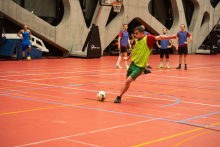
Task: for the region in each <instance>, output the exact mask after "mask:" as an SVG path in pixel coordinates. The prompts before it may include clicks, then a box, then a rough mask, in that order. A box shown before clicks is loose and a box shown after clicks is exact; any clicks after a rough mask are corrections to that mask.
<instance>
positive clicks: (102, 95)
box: [97, 91, 106, 101]
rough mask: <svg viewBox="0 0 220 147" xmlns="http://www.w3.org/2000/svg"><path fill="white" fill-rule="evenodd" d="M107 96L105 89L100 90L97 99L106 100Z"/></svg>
mask: <svg viewBox="0 0 220 147" xmlns="http://www.w3.org/2000/svg"><path fill="white" fill-rule="evenodd" d="M105 98H106V93H105V92H104V91H99V92H98V93H97V99H98V100H99V101H104V100H105Z"/></svg>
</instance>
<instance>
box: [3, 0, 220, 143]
mask: <svg viewBox="0 0 220 147" xmlns="http://www.w3.org/2000/svg"><path fill="white" fill-rule="evenodd" d="M40 1H41V3H43V4H44V5H49V4H51V6H52V5H53V4H54V5H53V6H56V7H54V8H57V5H59V6H60V5H61V2H62V5H63V8H61V6H60V9H59V10H60V11H61V10H62V9H64V10H65V8H66V7H67V10H69V9H68V5H70V9H71V12H74V13H78V10H79V9H80V14H81V13H82V11H81V7H80V8H79V9H78V8H76V7H77V6H83V7H82V9H85V10H88V5H89V6H91V5H93V6H94V4H91V3H90V2H91V1H89V0H85V1H84V2H83V1H81V0H75V1H72V0H63V1H62V0H50V1H44V2H43V1H42V0H39V1H35V3H34V4H36V5H38V4H39V2H40ZM94 1H96V2H97V3H95V7H94V8H93V9H94V15H95V16H91V26H90V30H89V29H88V28H89V27H88V28H87V27H86V24H84V27H85V29H84V28H83V25H82V24H81V23H82V22H81V21H80V20H79V21H78V23H79V24H76V23H75V22H74V20H73V18H74V17H73V16H72V20H66V19H64V18H65V17H66V14H65V12H68V11H67V10H65V11H64V12H62V13H64V16H63V17H64V18H62V19H61V20H60V21H61V22H59V21H58V20H57V21H58V22H59V23H61V24H62V25H59V27H56V26H55V27H54V26H52V24H53V23H56V21H55V20H56V19H59V17H55V16H54V21H53V22H51V26H50V23H49V22H50V21H49V19H46V16H45V17H43V20H42V22H41V21H40V23H39V24H38V25H36V24H34V25H33V23H35V22H32V21H34V19H39V20H40V19H42V18H41V16H40V14H41V13H40V11H39V12H36V13H39V15H37V14H35V10H33V12H32V11H31V10H30V8H32V7H33V8H34V7H35V6H34V5H30V4H31V3H33V2H31V3H30V1H25V0H21V1H19V0H13V1H12V0H8V1H7V0H0V20H1V23H0V27H1V28H3V29H2V32H0V33H1V34H2V41H1V44H0V47H1V48H0V53H1V56H0V147H26V146H27V147H29V146H31V147H140V146H143V147H218V146H219V144H220V139H219V138H220V54H219V53H218V52H220V43H219V38H220V34H219V32H220V31H219V30H220V25H219V23H220V13H218V12H220V11H219V10H220V9H217V8H220V2H219V0H217V1H216V0H213V1H211V2H207V1H206V0H192V1H193V2H191V0H182V1H181V2H179V0H175V1H172V2H171V3H169V4H168V2H169V1H170V0H164V1H163V4H164V5H165V4H166V5H167V7H168V5H170V7H173V12H172V15H173V16H174V14H173V13H174V12H175V11H178V10H174V6H173V5H175V4H177V5H178V8H179V7H180V6H183V5H184V7H183V8H184V9H185V8H186V7H185V6H186V5H189V8H190V6H192V5H194V8H193V9H195V10H196V8H197V7H196V4H197V3H198V4H199V5H200V6H201V5H203V6H204V5H208V4H209V5H210V11H209V17H210V19H212V18H213V19H212V21H211V22H210V23H206V21H207V22H208V21H209V20H207V19H206V12H205V15H204V19H202V17H201V19H199V20H201V21H202V20H203V23H204V25H202V26H201V30H203V31H201V30H200V31H198V30H197V29H196V26H197V25H196V24H198V23H197V22H196V21H199V20H196V19H195V18H196V17H195V15H196V14H197V13H196V12H195V13H196V14H195V13H193V12H192V13H190V12H188V14H187V15H186V21H185V20H184V21H183V22H178V23H177V24H178V26H176V27H175V25H173V24H175V18H174V17H172V19H173V21H172V23H170V22H169V20H167V21H166V22H164V21H162V20H160V18H159V16H154V17H155V18H157V19H158V20H157V21H158V22H157V24H158V26H154V25H153V23H155V24H156V20H152V21H151V22H147V19H146V20H145V19H144V17H143V16H142V15H141V14H140V15H141V16H140V18H141V17H143V18H141V20H140V18H139V16H138V15H139V14H138V13H135V12H133V13H135V14H134V15H136V17H137V18H135V19H136V20H133V18H130V17H133V16H128V15H127V13H129V12H128V11H127V10H126V8H129V9H131V11H132V10H136V11H138V10H137V9H136V7H138V9H139V8H141V9H142V8H146V9H147V8H148V4H149V6H152V8H154V7H159V6H161V4H160V3H161V1H158V0H152V1H151V0H146V2H144V1H140V2H138V4H137V5H136V4H135V2H137V1H139V0H134V1H135V2H134V1H133V0H123V1H121V0H117V1H116V2H114V1H113V2H112V1H111V0H110V1H108V0H106V1H105V0H101V1H98V0H94ZM19 2H21V3H19ZM86 3H87V4H88V5H87V4H86ZM96 4H97V6H96ZM140 4H142V5H143V6H141V5H140ZM145 4H147V6H144V5H145ZM182 4H183V5H182ZM211 4H212V5H211ZM3 5H4V7H7V6H11V7H12V6H13V7H14V8H9V10H10V13H9V10H7V9H5V8H4V7H3ZM84 5H85V7H84ZM213 5H214V8H215V9H214V8H213V7H212V6H213ZM20 6H21V7H20ZM25 6H27V7H25ZM38 6H39V5H38ZM74 6H76V7H74ZM73 7H74V8H75V9H76V10H75V9H73ZM133 7H134V8H133ZM207 7H208V6H207ZM15 8H16V11H20V14H23V16H26V15H27V16H32V17H33V18H30V21H29V20H27V19H23V20H26V22H23V23H22V22H21V21H19V20H17V19H22V18H19V17H18V18H17V17H14V15H13V14H15V12H12V9H15ZM43 8H44V7H43V6H42V9H41V12H44V13H45V12H46V11H44V9H43ZM89 8H90V7H89ZM211 8H212V9H213V10H211ZM204 9H205V8H204ZM207 9H209V8H207ZM45 10H49V9H45ZM52 10H53V9H50V12H52ZM55 10H58V9H55ZM55 10H54V12H56V11H55ZM29 11H30V12H29ZM143 11H144V10H143ZM147 11H148V10H147ZM149 11H150V10H149ZM154 11H155V12H157V13H158V15H160V16H161V17H165V16H162V12H163V11H162V10H161V11H160V10H158V9H156V10H154ZM165 12H169V10H166V11H165V10H164V13H165ZM60 13H61V12H60ZM106 13H107V14H106ZM207 13H208V12H207ZM45 14H46V13H45ZM17 15H18V14H17ZM42 15H43V14H42ZM71 15H72V14H71ZM71 15H70V16H69V17H71ZM109 15H110V16H109ZM113 15H115V16H113ZM124 15H126V16H124ZM129 15H132V14H131V13H129ZM167 15H168V14H167ZM189 15H193V16H192V21H195V23H194V24H195V26H194V27H195V29H192V27H193V26H192V25H190V26H191V28H189V26H188V24H187V23H188V20H187V18H188V16H189ZM198 15H200V14H198ZM74 16H75V14H74ZM83 16H84V17H85V18H86V17H88V14H87V12H86V11H85V14H84V15H83V14H82V17H83ZM106 16H109V17H113V18H112V20H111V21H110V20H108V22H107V20H106V22H107V23H108V24H109V25H107V26H106V28H105V27H103V26H102V21H103V18H105V17H106ZM47 17H48V18H52V17H51V16H49V14H48V16H47ZM166 17H169V15H168V16H166ZM178 17H180V18H182V16H178ZM184 17H185V15H184ZM83 19H84V18H83ZM115 19H116V20H115ZM152 19H153V18H152ZM3 20H4V23H3ZM46 20H47V21H48V22H47V23H46V22H43V21H46ZM85 20H87V19H85ZM118 20H120V21H121V22H117V21H118ZM36 23H37V21H36ZM66 23H67V24H66ZM114 23H115V24H114ZM184 23H186V25H184ZM200 23H201V22H199V25H200ZM73 24H74V25H76V26H78V27H76V28H73V27H71V25H73ZM169 24H170V28H169V27H168V26H169ZM216 24H217V25H216ZM80 25H82V26H80ZM140 25H144V27H145V28H143V27H141V26H140ZM23 27H24V28H23ZM39 27H40V28H39ZM127 27H128V30H126V29H127ZM27 28H28V29H27ZM54 28H55V29H56V32H55V38H56V39H55V41H54V40H53V39H54V38H53V36H50V35H51V34H53V33H52V31H51V32H50V31H49V29H51V30H53V29H54ZM158 28H159V29H158ZM164 28H168V29H164ZM171 28H173V30H172V29H171ZM83 29H84V30H83ZM87 29H88V30H87ZM103 29H104V30H103ZM143 29H144V30H145V32H148V33H149V34H146V35H144V34H143V33H144V32H143V31H142V30H143ZM182 29H186V31H185V32H188V33H189V35H188V34H187V36H186V38H187V37H188V39H187V40H186V41H187V42H186V43H185V44H186V45H187V44H188V46H186V49H187V53H185V51H184V49H183V54H184V55H183V56H182V53H180V49H182V46H181V44H180V43H181V31H182ZM41 30H43V32H40V31H41ZM86 30H87V31H86ZM7 31H8V32H7ZM10 31H11V32H10ZM12 31H14V32H12ZM16 31H17V32H16ZM38 31H39V32H38ZM47 31H48V32H47ZM68 31H69V34H68ZM162 31H164V32H166V31H168V32H166V33H167V34H168V33H169V34H170V36H168V35H167V34H164V32H162ZM179 31H180V32H179ZM73 32H74V33H76V34H74V33H73ZM82 32H83V33H84V34H86V35H84V36H83V35H79V33H81V34H82ZM119 32H120V33H119ZM126 32H129V33H130V34H133V33H134V35H135V40H132V39H133V36H132V37H131V39H130V41H128V42H126V47H125V52H126V54H128V55H129V57H131V58H127V57H126V56H125V54H123V52H122V48H123V47H124V46H123V43H124V42H123V41H127V40H126V39H127V37H128V38H129V36H126V38H125V40H123V35H126ZM178 32H179V33H178ZM47 33H48V34H47ZM62 33H64V34H65V33H67V34H65V35H66V38H65V36H63V34H62ZM162 33H163V34H162ZM45 34H47V35H48V36H44V35H45ZM160 34H162V35H160ZM172 34H175V35H172ZM176 34H177V35H176ZM25 35H26V38H25ZM74 35H77V36H74ZM138 35H141V36H142V38H141V39H139V38H138V37H139V36H138ZM152 35H153V38H154V40H155V41H154V42H153V41H152V42H153V43H154V45H153V43H152V44H150V43H149V42H150V41H151V40H152V39H151V36H152ZM70 36H72V38H71V39H72V40H73V41H70V40H68V38H69V37H70ZM155 36H156V37H155ZM161 36H162V37H161ZM164 36H165V38H163V37H164ZM19 37H20V38H19ZM29 37H30V38H29ZM62 37H64V38H62ZM76 37H78V38H76ZM166 37H167V38H166ZM191 37H192V38H193V39H192V40H191ZM59 39H60V40H61V41H59ZM65 39H66V40H65ZM120 39H121V40H120ZM143 39H146V40H147V41H145V42H144V43H143V42H141V41H143ZM157 39H158V40H161V41H160V42H159V44H160V45H161V47H163V42H162V41H163V40H168V46H169V45H170V44H171V45H170V47H167V49H168V48H170V49H169V50H168V51H169V57H167V56H166V58H165V57H164V55H165V54H164V55H163V54H162V58H161V52H162V49H163V48H161V47H160V46H159V45H156V40H157ZM172 39H173V40H174V43H173V42H172ZM177 39H179V41H176V40H177ZM128 40H129V39H128ZM189 40H190V41H189ZM25 41H26V42H28V43H29V41H30V43H31V44H30V45H29V44H28V43H27V44H25ZM131 41H134V42H136V43H134V44H132V43H131ZM80 42H81V43H80ZM176 43H177V44H176ZM178 43H179V44H178ZM24 44H25V45H24ZM120 44H121V45H120ZM143 44H144V45H143ZM127 45H128V46H127ZM151 45H152V46H151ZM177 45H178V46H177ZM69 46H72V47H69ZM129 46H130V47H129ZM184 47H185V46H184ZM176 48H177V50H176ZM132 49H133V50H132ZM141 49H142V50H143V52H144V50H145V49H146V50H149V51H150V52H146V54H147V55H146V54H144V55H142V52H137V50H141ZM218 49H219V50H218ZM144 53H145V52H144ZM150 54H151V55H150ZM178 54H179V55H178ZM145 55H146V56H145ZM120 56H121V57H120ZM135 57H140V58H138V61H137V58H135ZM145 57H146V58H147V61H146V59H145ZM148 57H149V58H148ZM163 57H164V59H163ZM120 58H121V59H120ZM168 58H169V60H168ZM160 59H161V60H162V63H161V60H160ZM180 59H182V60H181V61H182V67H181V63H180ZM125 60H127V64H128V66H129V67H127V65H126V62H125ZM140 60H141V61H140ZM117 61H118V63H119V62H120V65H119V64H118V63H117ZM140 62H141V63H143V64H144V67H141V66H139V65H142V64H139V63H140ZM132 63H134V64H135V65H138V66H137V67H139V68H140V71H139V72H138V73H137V74H136V75H135V76H132V74H134V72H135V70H137V68H136V69H135V70H133V69H132V68H133V67H132ZM162 65H163V67H160V66H162ZM178 65H179V66H178ZM158 66H159V68H158ZM145 67H146V69H145ZM168 67H169V68H168ZM178 67H180V69H179V68H178ZM186 67H187V68H186ZM131 70H133V72H132V73H131V74H129V75H128V73H129V71H131ZM145 71H148V72H147V73H146V74H142V75H141V74H140V73H145ZM126 75H127V76H128V78H127V79H126ZM136 78H137V79H136ZM129 79H130V80H132V83H131V84H130V85H128V90H125V87H126V84H127V83H129ZM123 90H124V91H125V93H124V94H121V92H122V91H123ZM100 91H101V92H103V93H104V95H102V94H100ZM119 97H120V100H121V101H120V102H116V100H117V99H118V98H119Z"/></svg>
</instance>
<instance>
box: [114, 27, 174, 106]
mask: <svg viewBox="0 0 220 147" xmlns="http://www.w3.org/2000/svg"><path fill="white" fill-rule="evenodd" d="M134 33H135V37H136V40H135V42H136V46H135V48H134V49H133V51H132V53H131V54H130V55H129V57H125V58H124V59H125V60H126V61H127V60H128V59H129V58H131V57H132V62H131V64H130V66H129V69H128V70H127V75H126V81H125V84H124V86H123V87H122V89H121V92H120V94H119V95H118V96H117V98H116V99H115V101H114V103H120V102H121V97H122V96H123V95H124V94H125V92H126V91H127V90H128V89H129V87H130V85H131V83H132V82H133V81H135V79H136V78H138V77H139V76H140V75H142V74H143V73H144V71H145V67H146V65H147V62H148V58H149V56H150V53H151V51H152V47H153V44H154V43H155V42H156V41H158V40H167V39H175V38H176V37H177V36H176V35H172V36H153V35H147V36H146V35H145V34H144V29H143V28H142V27H141V26H138V27H136V28H135V29H134Z"/></svg>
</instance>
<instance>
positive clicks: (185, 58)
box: [184, 54, 187, 70]
mask: <svg viewBox="0 0 220 147" xmlns="http://www.w3.org/2000/svg"><path fill="white" fill-rule="evenodd" d="M184 63H185V70H187V55H186V54H185V55H184Z"/></svg>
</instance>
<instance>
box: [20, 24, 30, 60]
mask: <svg viewBox="0 0 220 147" xmlns="http://www.w3.org/2000/svg"><path fill="white" fill-rule="evenodd" d="M21 34H22V36H21ZM18 37H20V38H21V39H22V55H23V60H25V50H26V49H28V54H27V55H28V56H30V51H31V44H32V37H31V31H30V30H29V29H28V28H27V25H24V29H22V30H21V31H19V32H18Z"/></svg>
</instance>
